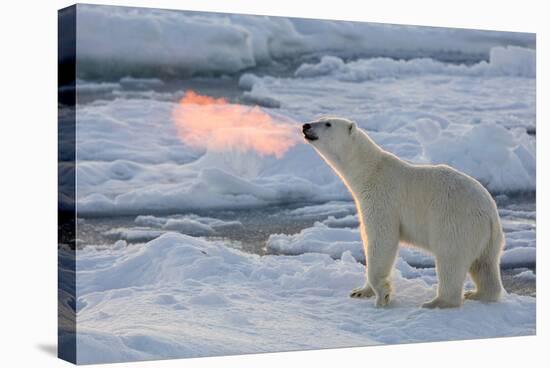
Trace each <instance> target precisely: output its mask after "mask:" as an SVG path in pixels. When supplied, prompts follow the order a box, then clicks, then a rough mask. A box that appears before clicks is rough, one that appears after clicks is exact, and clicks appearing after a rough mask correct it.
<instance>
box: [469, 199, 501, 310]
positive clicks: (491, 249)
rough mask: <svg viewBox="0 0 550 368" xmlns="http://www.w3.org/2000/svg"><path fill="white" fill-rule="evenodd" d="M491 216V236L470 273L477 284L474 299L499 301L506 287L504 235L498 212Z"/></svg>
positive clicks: (472, 296)
mask: <svg viewBox="0 0 550 368" xmlns="http://www.w3.org/2000/svg"><path fill="white" fill-rule="evenodd" d="M494 212H495V213H494V215H493V216H491V236H490V238H489V242H488V243H487V245H486V248H485V249H484V250H483V251H482V252H481V255H480V256H479V258H478V259H476V260H475V261H474V262H473V263H472V266H471V267H470V275H471V276H472V279H473V281H474V283H475V284H476V288H477V290H476V292H475V293H474V294H473V295H471V298H472V299H478V300H482V301H487V302H495V301H497V300H498V299H499V298H500V297H501V295H502V294H503V291H504V288H503V286H502V280H501V277H500V256H501V254H502V249H503V246H504V235H503V232H502V225H501V224H500V219H499V217H498V212H497V211H496V209H495V211H494Z"/></svg>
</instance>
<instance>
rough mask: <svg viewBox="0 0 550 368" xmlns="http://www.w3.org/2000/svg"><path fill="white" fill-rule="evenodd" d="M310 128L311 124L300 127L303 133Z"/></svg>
mask: <svg viewBox="0 0 550 368" xmlns="http://www.w3.org/2000/svg"><path fill="white" fill-rule="evenodd" d="M310 128H311V124H307V123H306V124H304V126H303V127H302V130H303V131H304V132H305V131H306V130H308V129H310Z"/></svg>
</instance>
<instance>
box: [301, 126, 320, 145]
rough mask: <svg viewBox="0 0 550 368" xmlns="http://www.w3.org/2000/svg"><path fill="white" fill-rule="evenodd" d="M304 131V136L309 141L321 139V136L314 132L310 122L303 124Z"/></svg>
mask: <svg viewBox="0 0 550 368" xmlns="http://www.w3.org/2000/svg"><path fill="white" fill-rule="evenodd" d="M302 133H304V137H305V139H307V140H308V141H315V140H317V139H319V137H317V136H316V135H315V133H314V132H313V129H312V126H311V124H309V123H305V124H304V125H302Z"/></svg>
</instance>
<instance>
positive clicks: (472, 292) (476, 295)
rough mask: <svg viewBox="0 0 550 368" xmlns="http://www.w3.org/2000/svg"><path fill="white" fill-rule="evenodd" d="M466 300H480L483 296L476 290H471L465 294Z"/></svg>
mask: <svg viewBox="0 0 550 368" xmlns="http://www.w3.org/2000/svg"><path fill="white" fill-rule="evenodd" d="M464 299H470V300H480V299H481V296H480V295H479V293H478V292H477V291H475V290H469V291H467V292H465V293H464Z"/></svg>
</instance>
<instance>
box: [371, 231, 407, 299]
mask: <svg viewBox="0 0 550 368" xmlns="http://www.w3.org/2000/svg"><path fill="white" fill-rule="evenodd" d="M368 237H369V239H368V247H367V252H366V253H367V277H368V283H369V285H370V287H371V288H372V290H373V291H374V294H375V295H376V306H377V307H384V306H386V305H388V304H389V302H390V299H391V291H392V288H391V282H390V279H389V277H390V274H391V270H392V267H393V264H394V262H395V258H396V256H397V249H398V247H399V226H396V225H395V224H392V223H390V222H385V223H384V222H383V223H380V224H379V225H378V226H377V228H376V229H374V228H371V227H370V226H369V233H368Z"/></svg>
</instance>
